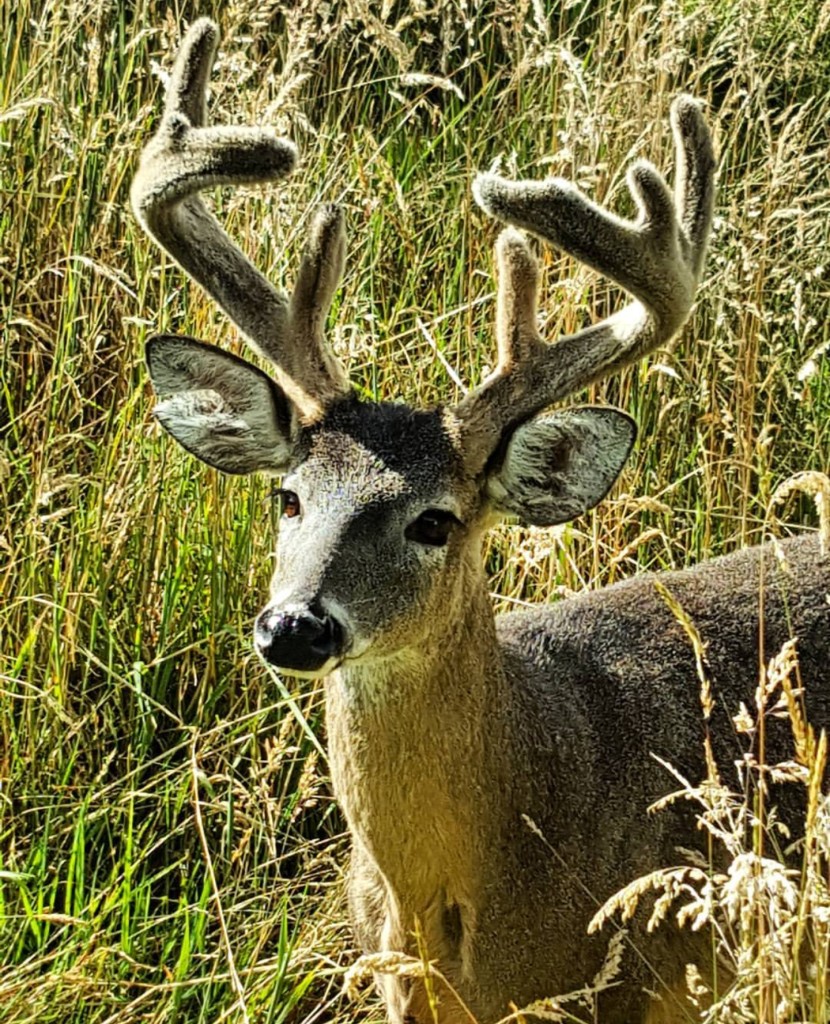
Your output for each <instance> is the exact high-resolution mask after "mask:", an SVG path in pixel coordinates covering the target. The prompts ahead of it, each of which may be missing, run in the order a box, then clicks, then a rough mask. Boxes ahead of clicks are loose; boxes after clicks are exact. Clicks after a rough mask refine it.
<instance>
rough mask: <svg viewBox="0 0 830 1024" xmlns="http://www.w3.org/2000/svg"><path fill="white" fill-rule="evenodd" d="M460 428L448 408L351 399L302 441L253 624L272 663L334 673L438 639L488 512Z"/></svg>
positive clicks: (287, 484) (304, 671) (286, 481)
mask: <svg viewBox="0 0 830 1024" xmlns="http://www.w3.org/2000/svg"><path fill="white" fill-rule="evenodd" d="M452 427H453V422H452V418H451V416H450V415H449V414H442V413H441V412H438V411H436V412H415V411H413V410H412V409H409V408H407V407H406V406H403V405H367V404H363V403H360V402H357V401H355V400H346V401H344V402H342V403H339V404H338V405H337V406H335V407H334V408H333V409H332V410H330V411H329V413H328V414H327V416H326V417H325V419H324V420H323V422H322V423H320V424H319V426H317V427H315V428H313V429H311V430H308V431H307V432H305V433H304V434H303V436H302V438H301V445H300V447H301V449H302V452H301V455H300V460H299V462H298V464H297V465H296V467H295V468H292V470H291V471H290V472H289V473H287V474H286V475H285V476H284V477H283V479H282V492H281V497H282V517H281V522H280V531H279V540H278V546H277V568H276V572H275V574H274V579H273V583H272V587H271V601H270V602H269V604H268V605H267V607H266V608H265V609H264V611H263V612H262V613H261V614H260V616H259V617H258V619H257V624H256V629H255V641H256V645H257V648H258V650H259V651H260V653H261V655H262V656H263V657H264V658H265V659H266V660H267V661H269V662H271V663H272V664H274V665H276V666H277V667H279V668H283V669H288V670H293V671H295V672H299V673H301V674H325V673H326V672H329V671H331V669H332V668H334V667H335V666H336V665H337V664H338V663H340V662H342V661H344V660H345V661H355V660H371V659H376V658H384V657H388V656H389V655H390V654H394V653H397V652H399V651H401V650H404V649H406V648H408V647H412V646H418V645H420V644H422V643H423V642H424V641H425V639H426V637H427V636H428V635H429V634H430V633H435V632H440V629H436V626H437V624H438V623H440V622H441V621H442V615H441V608H442V607H443V608H447V607H452V606H454V605H455V604H456V603H457V600H458V591H459V588H460V586H461V585H462V579H461V578H462V577H463V573H462V572H461V571H460V568H461V563H462V562H463V559H464V555H465V551H466V550H467V548H468V547H469V546H470V543H471V538H472V537H474V536H475V535H476V534H477V530H476V525H477V520H478V506H479V502H478V500H477V493H476V485H475V481H473V480H471V479H469V478H468V477H467V475H466V474H465V471H464V465H463V461H462V460H461V458H460V456H459V451H458V449H457V447H456V446H455V445H454V439H453V436H452ZM455 442H456V444H457V437H456V438H455Z"/></svg>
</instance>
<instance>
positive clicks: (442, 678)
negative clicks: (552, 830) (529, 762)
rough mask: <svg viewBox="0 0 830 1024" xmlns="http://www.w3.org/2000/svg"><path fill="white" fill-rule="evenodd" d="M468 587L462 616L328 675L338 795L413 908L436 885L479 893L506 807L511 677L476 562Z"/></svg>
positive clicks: (448, 891) (466, 897) (457, 893)
mask: <svg viewBox="0 0 830 1024" xmlns="http://www.w3.org/2000/svg"><path fill="white" fill-rule="evenodd" d="M461 592H462V593H463V600H460V601H459V602H458V605H457V606H458V607H460V608H462V609H463V613H462V615H461V616H459V617H458V618H456V619H455V620H454V621H452V622H449V623H447V624H445V625H444V626H443V629H442V631H441V632H439V633H438V634H436V635H434V636H431V637H429V639H428V641H426V642H424V643H423V644H422V645H421V646H420V647H414V648H412V649H408V650H405V651H403V652H401V653H400V654H398V655H396V656H394V657H393V658H389V659H385V660H383V661H378V662H375V663H371V664H367V665H365V666H363V665H361V666H359V667H353V668H341V669H340V670H339V671H338V672H337V673H336V674H335V675H333V676H332V677H331V678H330V679H329V680H328V682H327V721H328V738H329V756H330V761H331V770H332V778H333V782H334V789H335V794H336V796H337V798H338V800H339V802H340V804H341V806H342V807H343V810H344V812H345V815H346V818H347V820H348V823H349V827H350V829H351V832H352V835H353V837H354V838H355V841H356V842H359V843H360V844H361V845H362V847H363V848H364V849H365V850H366V851H367V852H368V853H369V855H370V856H371V857H372V859H373V860H374V861H375V863H376V864H377V866H378V868H379V869H380V871H381V873H382V874H383V875H384V877H385V878H386V880H387V882H388V883H389V884H390V885H391V886H392V888H393V890H395V891H396V893H397V894H398V896H399V898H400V899H401V900H402V902H403V903H404V904H406V903H409V902H411V903H412V908H411V909H412V910H413V912H415V913H419V912H420V911H419V906H420V905H422V904H423V903H424V901H425V900H430V899H432V898H434V897H435V894H436V893H437V892H439V891H443V893H444V898H450V897H451V898H452V899H453V900H455V901H459V902H461V901H464V902H466V901H471V902H475V897H474V894H472V893H470V892H469V891H468V890H469V888H470V886H471V885H474V884H478V885H481V884H483V882H484V878H485V864H486V855H487V851H488V847H489V850H490V853H491V854H492V845H491V844H492V842H493V840H494V837H495V833H496V830H497V829H498V827H499V821H500V820H501V818H502V815H501V814H500V811H499V807H498V802H499V801H500V800H502V799H504V793H505V786H504V785H503V776H504V774H505V773H504V772H503V771H502V770H501V767H500V766H501V764H502V761H503V759H504V758H505V756H506V751H507V750H508V749H509V745H508V744H506V743H505V739H504V733H505V727H504V720H503V716H502V715H501V714H500V712H499V709H501V708H504V707H505V700H504V689H505V682H504V675H503V671H502V668H501V660H500V656H499V648H498V643H497V640H496V633H495V622H494V618H493V612H492V608H491V605H490V599H489V595H488V592H487V586H486V580H485V578H484V575H483V573H482V572H481V569H480V568H479V569H478V574H477V575H475V576H474V575H473V573H472V572H470V573H469V574H467V578H466V580H465V583H464V587H463V590H462V591H461ZM404 831H405V832H406V836H407V839H406V842H405V843H404V842H402V840H401V835H402V832H404ZM476 880H477V881H476Z"/></svg>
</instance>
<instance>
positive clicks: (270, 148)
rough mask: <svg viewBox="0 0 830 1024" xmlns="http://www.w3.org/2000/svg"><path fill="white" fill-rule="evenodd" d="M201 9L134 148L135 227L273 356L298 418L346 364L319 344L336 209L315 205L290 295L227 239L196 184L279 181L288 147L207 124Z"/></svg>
mask: <svg viewBox="0 0 830 1024" xmlns="http://www.w3.org/2000/svg"><path fill="white" fill-rule="evenodd" d="M218 38H219V36H218V30H217V27H216V25H215V24H214V23H213V22H212V21H210V20H209V19H208V18H200V19H199V20H198V21H196V22H194V23H193V24H192V25H191V27H190V29H189V31H188V32H187V34H186V36H185V38H184V40H183V41H182V45H181V48H180V50H179V53H178V56H177V58H176V62H175V67H174V70H173V73H172V75H171V78H170V83H169V85H168V88H167V95H166V99H165V107H164V114H163V116H162V119H161V124H160V126H159V128H158V131H157V132H156V134H155V136H154V137H153V138H152V139H151V140H150V142H149V143H148V144H147V146H146V147H145V149H144V152H143V153H142V156H141V161H140V165H139V170H138V173H137V174H136V177H135V180H134V181H133V186H132V193H131V198H132V204H133V209H134V210H135V213H136V216H137V217H138V220H139V222H140V223H141V225H142V227H143V228H144V229H145V230H146V231H147V232H148V234H150V235H151V236H152V237H153V238H154V239H155V240H156V241H157V242H158V243H159V245H161V246H162V248H164V249H166V250H167V252H168V253H169V254H170V255H171V256H172V257H173V259H174V260H175V261H176V262H177V263H178V264H179V265H180V266H181V267H182V268H183V269H184V270H185V271H186V273H188V274H189V275H190V276H191V277H192V278H193V279H194V280H195V281H197V282H198V283H199V284H201V285H202V287H203V288H204V289H205V290H206V291H207V292H208V294H209V295H211V296H212V297H213V298H214V299H215V300H216V301H217V302H218V303H219V305H220V306H221V307H222V309H223V310H224V311H225V312H226V313H227V315H228V316H229V317H230V319H231V320H232V321H233V322H234V323H235V324H236V325H237V326H238V327H239V329H240V330H241V331H242V333H243V334H244V335H245V336H246V338H247V339H248V341H249V342H250V344H251V347H252V348H253V349H254V350H255V351H256V352H257V353H259V354H260V355H262V356H264V357H266V358H268V359H269V360H271V362H273V363H274V364H275V366H276V367H277V371H278V377H279V379H280V384H281V385H282V386H283V388H284V390H285V391H286V393H287V394H288V396H289V397H290V398H291V399H292V401H293V402H294V403H295V405H296V406H297V407H298V409H299V411H300V414H301V415H302V416H303V417H304V418H306V419H315V418H317V417H318V416H319V415H320V413H321V411H322V409H323V408H324V407H325V406H326V405H327V404H328V403H329V402H330V401H331V400H332V399H333V398H335V397H337V396H340V395H342V394H345V393H347V391H348V382H347V379H346V376H345V373H344V371H343V369H342V367H340V365H339V364H338V363H337V361H336V360H335V358H334V356H333V355H332V354H331V353H330V352H328V351H327V349H326V346H325V344H324V340H323V325H324V321H325V315H326V312H327V310H328V306H329V304H330V302H331V298H332V296H333V293H334V290H335V288H336V287H337V283H338V282H339V280H340V275H341V273H342V269H343V255H344V251H345V231H344V227H343V217H342V214H341V213H340V211H339V210H338V209H337V208H336V207H330V206H329V207H325V208H323V209H322V210H320V211H318V213H317V215H316V217H315V220H314V224H313V225H312V230H311V232H310V238H309V242H308V245H307V248H306V253H305V256H304V259H303V265H302V268H301V270H300V274H299V281H298V288H297V290H296V291H295V293H294V295H293V296H292V297H291V299H290V300H289V298H288V297H286V296H285V295H284V294H283V293H282V292H281V291H279V289H277V288H276V287H275V286H274V285H273V284H272V283H271V282H270V281H269V280H268V279H267V278H266V277H265V276H264V275H263V274H262V273H260V271H259V270H257V269H256V267H255V266H254V265H253V264H252V263H251V262H250V260H249V259H248V258H247V257H246V256H245V255H244V254H243V252H242V251H241V250H240V249H239V248H238V246H237V245H236V244H235V243H234V242H233V241H231V239H230V238H229V237H228V235H227V234H226V233H225V231H224V230H223V228H222V227H221V226H220V224H219V222H218V221H217V220H216V218H215V217H214V216H213V215H212V214H211V213H209V212H208V210H207V208H206V207H205V205H204V203H203V202H202V200H201V198H200V197H199V192H201V191H202V190H204V189H207V188H213V187H215V186H217V185H242V184H257V183H263V182H268V181H278V180H279V179H280V178H284V177H285V176H286V175H287V174H289V173H290V172H291V171H292V170H293V168H294V165H295V163H296V161H297V151H296V149H295V147H294V145H293V144H292V143H291V142H289V141H288V140H287V139H281V138H279V137H278V136H277V135H275V134H274V132H272V131H270V130H269V129H266V128H249V127H244V128H242V127H221V128H217V127H208V126H207V107H206V95H205V93H206V87H207V82H208V78H209V76H210V72H211V69H212V67H213V61H214V55H215V52H216V46H217V43H218Z"/></svg>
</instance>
